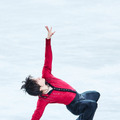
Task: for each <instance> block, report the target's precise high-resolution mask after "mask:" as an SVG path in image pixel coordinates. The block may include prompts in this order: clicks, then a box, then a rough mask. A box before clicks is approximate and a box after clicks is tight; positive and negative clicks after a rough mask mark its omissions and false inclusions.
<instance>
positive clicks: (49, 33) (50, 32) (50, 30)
mask: <svg viewBox="0 0 120 120" xmlns="http://www.w3.org/2000/svg"><path fill="white" fill-rule="evenodd" d="M45 28H46V29H47V31H48V36H47V39H50V38H51V37H52V35H54V33H55V31H54V32H52V27H51V28H50V29H49V28H48V26H45Z"/></svg>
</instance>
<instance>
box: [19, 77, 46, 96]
mask: <svg viewBox="0 0 120 120" xmlns="http://www.w3.org/2000/svg"><path fill="white" fill-rule="evenodd" d="M23 83H24V84H23V85H22V87H21V89H24V90H25V92H27V93H28V94H29V95H33V96H41V95H42V90H41V87H42V86H44V85H45V79H44V78H36V79H35V78H33V77H32V76H31V75H29V76H28V77H26V79H25V81H23Z"/></svg>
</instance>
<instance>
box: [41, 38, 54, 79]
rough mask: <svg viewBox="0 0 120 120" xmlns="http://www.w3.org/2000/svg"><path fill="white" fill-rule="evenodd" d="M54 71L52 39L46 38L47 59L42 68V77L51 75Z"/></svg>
mask: <svg viewBox="0 0 120 120" xmlns="http://www.w3.org/2000/svg"><path fill="white" fill-rule="evenodd" d="M51 71H52V49H51V39H46V46H45V61H44V66H43V70H42V77H43V78H46V77H50V76H51Z"/></svg>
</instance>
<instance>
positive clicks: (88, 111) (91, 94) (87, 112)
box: [77, 91, 100, 120]
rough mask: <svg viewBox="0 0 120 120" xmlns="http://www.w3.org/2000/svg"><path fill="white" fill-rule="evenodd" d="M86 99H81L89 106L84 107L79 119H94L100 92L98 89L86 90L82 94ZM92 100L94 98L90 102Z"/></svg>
mask: <svg viewBox="0 0 120 120" xmlns="http://www.w3.org/2000/svg"><path fill="white" fill-rule="evenodd" d="M81 95H82V96H83V97H84V98H85V100H83V101H81V102H83V103H84V104H87V107H86V108H85V109H84V112H83V113H82V114H80V116H79V117H78V119H77V120H93V116H94V114H95V111H96V108H97V103H96V102H97V101H98V99H99V97H100V93H98V92H97V91H86V92H84V93H82V94H81ZM90 100H92V101H91V102H90Z"/></svg>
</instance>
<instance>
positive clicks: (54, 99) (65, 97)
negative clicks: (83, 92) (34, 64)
mask: <svg viewBox="0 0 120 120" xmlns="http://www.w3.org/2000/svg"><path fill="white" fill-rule="evenodd" d="M51 69H52V50H51V39H46V47H45V61H44V66H43V70H42V78H45V80H46V82H48V83H49V84H51V85H52V86H54V87H57V88H65V89H71V90H74V91H75V89H74V88H72V87H71V86H70V85H69V84H67V83H66V82H64V81H63V80H61V79H58V78H56V77H54V76H53V75H52V74H51ZM75 95H76V94H75V93H72V92H63V91H56V90H53V91H52V93H51V94H44V97H41V96H39V97H38V101H37V107H36V110H35V111H34V114H33V115H32V119H31V120H39V119H40V118H41V116H42V114H43V112H44V109H45V107H46V105H47V104H49V103H60V104H65V105H68V104H70V103H71V102H72V100H73V99H74V98H75Z"/></svg>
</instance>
